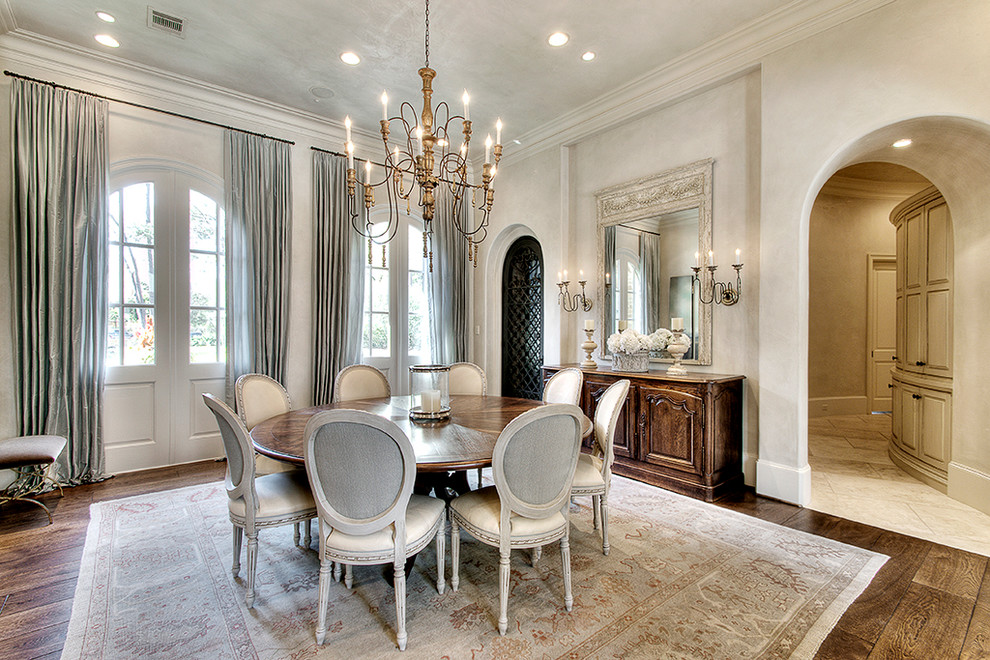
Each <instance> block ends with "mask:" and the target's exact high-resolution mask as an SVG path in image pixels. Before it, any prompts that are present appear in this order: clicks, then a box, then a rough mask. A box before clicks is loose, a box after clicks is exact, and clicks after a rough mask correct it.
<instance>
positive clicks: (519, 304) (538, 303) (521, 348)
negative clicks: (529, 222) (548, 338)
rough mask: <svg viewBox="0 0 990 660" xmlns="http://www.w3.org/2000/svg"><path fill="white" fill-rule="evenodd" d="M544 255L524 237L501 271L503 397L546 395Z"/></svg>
mask: <svg viewBox="0 0 990 660" xmlns="http://www.w3.org/2000/svg"><path fill="white" fill-rule="evenodd" d="M542 366H543V251H542V250H541V249H540V243H539V241H537V240H536V239H535V238H533V237H531V236H524V237H522V238H520V239H519V240H517V241H516V242H515V243H513V244H512V247H510V248H509V252H508V254H507V255H506V257H505V265H504V266H503V267H502V396H517V397H522V398H525V399H539V398H541V396H542V395H543V379H542V376H541V374H540V367H542Z"/></svg>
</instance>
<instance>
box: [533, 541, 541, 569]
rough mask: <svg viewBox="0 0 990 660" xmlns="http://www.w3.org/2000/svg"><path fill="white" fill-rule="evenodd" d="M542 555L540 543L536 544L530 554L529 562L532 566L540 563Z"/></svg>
mask: <svg viewBox="0 0 990 660" xmlns="http://www.w3.org/2000/svg"><path fill="white" fill-rule="evenodd" d="M542 556H543V546H542V545H538V546H536V547H535V548H533V550H532V554H531V555H530V557H531V560H530V563H531V564H532V565H533V568H536V565H537V564H539V563H540V557H542Z"/></svg>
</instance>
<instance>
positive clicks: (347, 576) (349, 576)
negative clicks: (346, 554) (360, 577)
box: [344, 564, 354, 589]
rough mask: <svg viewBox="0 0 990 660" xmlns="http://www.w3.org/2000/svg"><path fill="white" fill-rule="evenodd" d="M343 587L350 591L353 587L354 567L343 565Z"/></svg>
mask: <svg viewBox="0 0 990 660" xmlns="http://www.w3.org/2000/svg"><path fill="white" fill-rule="evenodd" d="M344 586H345V587H347V588H348V589H350V588H351V587H353V586H354V567H353V566H352V565H350V564H344Z"/></svg>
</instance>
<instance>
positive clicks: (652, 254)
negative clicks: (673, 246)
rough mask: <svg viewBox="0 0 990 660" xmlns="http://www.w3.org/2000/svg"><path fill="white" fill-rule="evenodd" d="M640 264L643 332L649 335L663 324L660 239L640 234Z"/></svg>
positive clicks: (651, 235)
mask: <svg viewBox="0 0 990 660" xmlns="http://www.w3.org/2000/svg"><path fill="white" fill-rule="evenodd" d="M639 256H640V260H641V261H640V263H642V264H643V291H644V295H643V321H644V324H645V325H644V327H643V332H645V333H650V332H653V331H654V330H656V329H657V328H659V327H660V324H661V323H663V310H661V309H660V295H659V292H660V291H663V290H664V286H663V278H662V277H661V273H660V237H659V236H657V235H656V234H649V233H642V234H640V236H639Z"/></svg>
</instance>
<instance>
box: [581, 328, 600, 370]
mask: <svg viewBox="0 0 990 660" xmlns="http://www.w3.org/2000/svg"><path fill="white" fill-rule="evenodd" d="M584 334H586V335H588V339H587V340H586V341H585V342H584V343H582V344H581V350H583V351H584V352H585V358H584V362H582V363H581V368H582V369H597V368H598V363H597V362H595V361H594V359H592V357H591V354H592V353H593V352H594V350H595V349H596V348H598V344H596V343H595V341H594V340H593V339H592V338H591V336H592V335H593V334H595V331H594V330H588V329H587V328H585V330H584Z"/></svg>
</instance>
